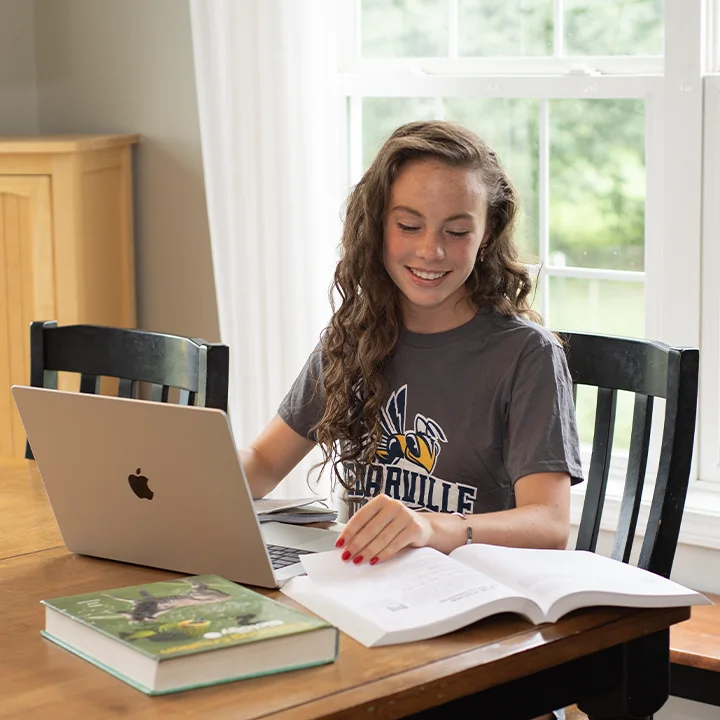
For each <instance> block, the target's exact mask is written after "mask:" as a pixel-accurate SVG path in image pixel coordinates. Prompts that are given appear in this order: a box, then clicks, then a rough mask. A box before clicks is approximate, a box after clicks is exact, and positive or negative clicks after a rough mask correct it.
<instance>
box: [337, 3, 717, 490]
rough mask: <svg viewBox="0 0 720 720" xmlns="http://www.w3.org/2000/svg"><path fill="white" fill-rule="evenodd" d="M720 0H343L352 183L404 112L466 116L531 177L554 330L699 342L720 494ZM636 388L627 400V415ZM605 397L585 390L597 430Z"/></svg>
mask: <svg viewBox="0 0 720 720" xmlns="http://www.w3.org/2000/svg"><path fill="white" fill-rule="evenodd" d="M717 4H718V3H717V0H665V2H663V1H662V0H508V2H503V3H498V2H494V1H493V0H343V6H342V12H341V14H340V44H341V47H342V51H341V60H340V62H341V86H342V89H343V93H344V95H345V97H346V102H347V136H348V181H349V183H350V184H352V183H354V182H355V181H357V179H358V178H359V176H360V174H361V173H362V171H363V170H364V169H365V168H366V167H367V164H368V163H369V160H370V158H372V157H373V155H374V153H375V152H376V150H377V148H378V146H379V145H380V143H381V142H382V141H383V140H384V139H385V137H387V134H388V133H389V132H390V130H392V129H393V128H394V127H396V126H397V125H399V124H400V123H402V122H404V121H408V120H414V119H423V118H445V119H453V120H459V121H461V122H463V123H464V124H466V125H468V126H470V127H471V128H473V129H474V130H475V131H477V132H478V133H479V134H480V135H481V136H483V137H484V138H485V139H486V140H487V141H488V142H489V143H490V144H491V145H492V146H493V147H494V148H495V150H496V151H497V152H498V154H499V156H500V158H501V159H502V161H503V163H504V164H505V166H506V167H507V169H508V172H509V174H510V176H511V178H512V179H513V181H514V182H515V184H516V185H517V186H518V188H519V190H520V194H521V200H522V203H523V215H522V221H521V227H520V231H519V236H518V241H519V245H520V248H521V251H522V253H523V255H524V257H525V259H526V260H527V262H528V263H529V264H531V265H533V266H535V268H536V270H537V292H536V297H535V307H536V309H538V310H539V312H540V313H541V314H542V315H543V316H544V318H545V319H546V322H547V323H548V325H549V326H550V327H552V328H553V329H558V330H587V331H591V332H592V331H596V332H605V333H610V334H617V335H630V336H639V337H642V336H647V337H652V338H654V339H659V340H663V341H665V342H668V343H671V344H678V345H693V346H700V347H701V358H702V362H701V367H702V373H703V375H702V377H701V405H700V412H699V415H698V419H699V423H700V425H699V429H700V432H699V434H698V437H699V446H698V452H697V453H696V458H697V459H698V462H697V463H696V464H697V467H698V470H699V478H700V479H699V480H698V481H697V482H696V486H697V487H698V488H700V487H706V486H711V487H714V485H713V483H716V484H717V486H718V490H720V421H719V419H718V406H720V402H719V400H720V382H718V379H717V375H718V371H719V370H720V322H718V320H717V316H718V308H720V292H715V293H714V294H711V293H710V292H709V285H708V286H703V288H704V289H703V293H704V294H703V297H702V300H703V302H707V303H709V305H708V307H707V309H706V312H705V313H703V314H702V315H701V264H700V258H701V229H702V228H701V218H703V215H702V203H701V196H702V190H703V185H702V169H703V159H704V162H705V178H706V182H705V193H706V195H705V202H706V204H708V203H710V202H711V201H710V200H709V198H708V197H707V193H708V191H709V189H708V188H709V186H708V183H709V182H715V183H718V182H720V181H716V180H714V174H712V172H709V171H708V161H709V160H710V162H712V163H713V164H712V167H715V166H717V164H719V163H720V140H715V138H714V133H712V132H710V128H714V127H718V126H720V125H719V124H718V122H717V121H718V119H720V82H719V81H718V78H712V77H706V74H707V70H708V69H714V70H717V69H720V64H719V62H720V61H719V57H720V47H718V37H719V36H718V32H717V26H718V16H719V15H720V13H718V12H716V10H717ZM703 82H704V83H705V87H704V88H703ZM703 92H704V93H705V97H706V108H705V113H706V118H705V122H706V125H705V128H706V143H705V144H706V155H705V158H703V140H702V138H703V135H702V133H703ZM709 93H714V95H713V101H711V102H709V103H708V102H707V97H708V94H709ZM711 120H712V122H713V125H710V124H707V123H709V122H710V121H711ZM708 134H709V135H712V138H711V139H710V141H709V139H708ZM708 147H709V149H710V151H712V152H713V153H714V157H712V158H708V155H707V151H708ZM709 178H711V179H709ZM719 190H720V187H718V186H717V185H715V186H714V190H713V192H714V193H715V200H714V203H711V204H717V193H718V191H719ZM710 212H711V213H712V212H715V215H712V214H708V213H707V212H706V214H705V216H704V230H705V237H706V247H705V248H704V249H703V250H702V252H704V253H706V256H707V257H713V258H715V259H716V261H717V262H713V263H712V264H711V266H710V267H707V265H706V266H705V268H706V269H705V271H704V272H705V274H706V282H707V283H713V284H718V283H717V282H716V281H715V278H714V270H715V268H716V267H717V265H718V263H719V262H720V250H717V249H714V248H713V249H712V250H710V249H709V248H710V245H711V238H710V237H709V233H713V234H714V237H718V236H720V215H718V213H717V211H710ZM709 223H710V224H712V223H714V225H713V228H714V230H712V229H710V228H709V227H708V224H709ZM707 253H710V254H709V255H707ZM701 317H702V318H703V323H704V324H703V327H702V345H701V325H700V319H701ZM708 389H709V390H710V391H711V393H712V395H711V396H709V397H707V396H706V395H705V392H706V390H708ZM629 400H630V399H629V398H628V399H627V401H626V400H625V399H623V400H622V401H621V402H623V403H624V408H623V406H622V405H621V406H620V408H619V410H618V415H619V418H618V422H619V424H621V425H623V424H624V425H625V429H627V428H629V426H630V412H631V407H632V404H631V402H630V401H629ZM592 402H593V399H592V398H579V403H580V404H579V408H578V410H579V412H578V414H579V417H580V425H581V432H582V434H583V438H584V439H586V440H587V439H589V437H590V436H591V433H592V428H587V427H583V419H582V418H583V415H584V414H587V413H586V412H585V410H583V407H586V409H587V404H588V403H592ZM583 404H585V405H583ZM621 434H622V433H621ZM628 434H629V433H628ZM718 503H719V504H720V494H718Z"/></svg>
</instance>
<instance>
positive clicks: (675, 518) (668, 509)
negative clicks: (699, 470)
mask: <svg viewBox="0 0 720 720" xmlns="http://www.w3.org/2000/svg"><path fill="white" fill-rule="evenodd" d="M699 363H700V356H699V353H698V351H697V350H694V349H688V348H672V349H671V350H670V352H669V363H668V364H669V373H668V386H667V394H666V399H665V425H664V427H663V438H662V446H661V450H660V462H659V467H658V474H657V479H656V481H655V489H654V491H653V500H652V504H651V505H650V516H649V518H648V524H647V532H646V533H645V537H644V539H643V544H642V547H641V549H640V559H639V561H638V565H640V566H641V567H649V568H652V569H653V572H657V573H659V574H661V575H665V577H669V576H670V571H671V570H672V562H673V558H674V556H675V549H676V547H677V539H678V536H679V535H680V524H681V522H682V510H683V508H684V506H685V496H686V495H687V488H688V479H689V477H690V466H691V464H692V453H693V442H694V428H695V418H696V412H697V392H698V372H699ZM656 568H657V569H656Z"/></svg>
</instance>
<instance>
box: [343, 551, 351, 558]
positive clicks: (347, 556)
mask: <svg viewBox="0 0 720 720" xmlns="http://www.w3.org/2000/svg"><path fill="white" fill-rule="evenodd" d="M342 559H343V560H349V559H350V551H349V550H346V551H345V552H344V553H343V554H342Z"/></svg>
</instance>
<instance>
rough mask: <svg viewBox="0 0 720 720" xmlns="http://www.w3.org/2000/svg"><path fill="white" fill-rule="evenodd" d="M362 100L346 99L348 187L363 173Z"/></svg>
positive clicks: (358, 98)
mask: <svg viewBox="0 0 720 720" xmlns="http://www.w3.org/2000/svg"><path fill="white" fill-rule="evenodd" d="M362 102H363V100H362V98H361V97H356V96H355V97H350V98H348V116H349V122H348V145H349V157H348V169H349V175H350V178H349V179H350V186H352V185H354V184H355V183H357V182H358V181H359V180H360V178H361V177H362V173H363V157H362V147H363V143H362V135H363V128H362V126H363V122H362Z"/></svg>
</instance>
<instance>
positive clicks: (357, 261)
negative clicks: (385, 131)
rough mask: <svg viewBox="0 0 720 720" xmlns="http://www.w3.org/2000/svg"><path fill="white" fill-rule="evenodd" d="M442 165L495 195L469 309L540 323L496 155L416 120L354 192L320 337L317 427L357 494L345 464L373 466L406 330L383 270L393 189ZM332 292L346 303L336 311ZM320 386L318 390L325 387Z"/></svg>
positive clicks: (463, 134) (453, 128)
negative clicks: (401, 176)
mask: <svg viewBox="0 0 720 720" xmlns="http://www.w3.org/2000/svg"><path fill="white" fill-rule="evenodd" d="M425 158H427V159H438V160H441V161H442V162H445V163H447V164H448V165H450V166H451V167H457V168H463V169H467V170H474V171H477V172H478V173H480V177H481V178H482V180H483V184H484V187H485V190H486V195H487V203H488V210H487V225H486V227H487V235H486V238H485V240H484V241H483V243H482V247H481V251H480V253H478V258H477V260H476V262H475V267H474V268H473V271H472V273H471V274H470V277H469V278H468V279H467V281H466V285H467V289H468V296H469V299H470V302H471V303H472V304H473V305H474V306H475V307H476V308H479V307H481V306H489V307H491V308H492V309H493V310H495V311H496V312H498V313H502V314H504V315H511V314H517V315H524V316H526V317H529V318H530V319H531V320H535V321H536V322H540V321H541V320H540V316H539V315H538V314H537V313H535V312H534V311H533V310H532V309H531V308H530V303H529V301H528V295H529V293H530V292H531V288H532V283H531V281H530V277H529V274H528V271H527V268H526V266H525V265H524V264H523V263H521V262H520V261H519V260H518V252H517V248H516V246H515V240H514V233H515V227H516V223H517V217H518V209H519V203H518V194H517V191H516V190H515V188H514V187H513V185H512V183H511V182H510V180H509V178H508V176H507V174H506V172H505V170H504V169H503V167H502V165H501V164H500V161H499V160H498V157H497V155H496V154H495V152H494V151H493V150H492V149H491V148H490V147H488V145H487V144H486V143H485V142H484V141H483V140H481V139H480V138H479V137H478V136H477V135H476V134H475V133H473V132H472V131H470V130H468V129H467V128H465V127H463V126H461V125H458V124H455V123H450V122H442V121H431V122H411V123H408V124H406V125H402V126H401V127H399V128H398V129H397V130H395V132H393V133H392V135H391V136H390V137H389V138H388V140H387V141H386V142H385V143H384V145H383V146H382V147H381V148H380V151H379V152H378V154H377V156H376V157H375V160H374V161H373V163H372V165H371V166H370V167H369V168H368V170H367V172H366V173H365V174H364V175H363V177H362V179H361V180H360V182H359V183H358V184H357V185H356V186H355V187H354V188H353V190H352V191H351V193H350V195H349V197H348V199H347V203H346V213H345V222H344V228H343V234H342V241H341V247H340V250H341V257H340V261H339V262H338V264H337V267H336V269H335V276H334V280H333V283H332V286H331V295H330V302H331V305H332V309H333V315H332V319H331V320H330V324H329V325H328V327H327V328H326V330H325V332H324V333H323V337H322V342H321V346H322V359H323V375H322V378H321V383H322V394H323V396H324V399H325V401H324V412H323V415H322V417H321V418H320V420H319V422H318V423H317V424H316V425H315V426H314V427H313V431H314V433H315V439H316V440H317V442H318V444H319V445H320V447H321V449H322V453H323V460H322V461H321V462H320V463H319V465H320V466H321V467H325V466H327V465H328V464H330V465H331V466H332V468H333V477H334V478H335V479H337V480H339V481H340V483H341V484H342V485H343V486H344V487H345V488H346V489H350V488H351V487H352V484H353V482H354V478H353V477H352V473H349V474H347V476H346V473H344V472H343V471H342V468H343V467H345V466H346V465H347V464H349V463H351V464H355V463H363V464H366V463H370V462H371V461H372V459H373V458H374V456H375V452H376V450H377V447H378V444H379V442H380V439H381V434H382V433H381V427H380V411H381V407H382V405H383V403H384V402H385V399H386V391H387V388H386V382H385V377H384V373H383V370H384V368H385V366H386V365H387V363H388V361H389V360H390V358H391V357H392V355H393V352H394V349H395V346H396V344H397V341H398V336H399V332H400V328H401V314H400V305H399V291H398V288H397V286H396V285H395V283H394V282H393V281H392V279H391V278H390V276H389V275H388V273H387V271H386V270H385V265H384V263H383V224H384V220H385V212H386V207H387V204H388V202H389V199H390V190H391V188H392V184H393V182H394V180H395V178H396V177H397V176H398V173H399V172H400V169H401V168H402V167H403V165H404V164H405V163H407V162H408V161H411V160H418V159H425ZM333 291H334V292H336V293H337V296H338V297H339V302H340V305H339V307H336V303H335V299H334V297H333ZM318 389H319V388H318Z"/></svg>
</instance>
